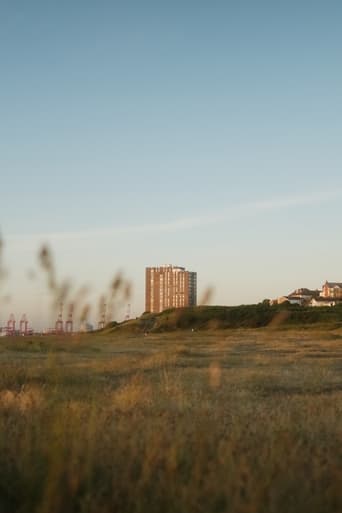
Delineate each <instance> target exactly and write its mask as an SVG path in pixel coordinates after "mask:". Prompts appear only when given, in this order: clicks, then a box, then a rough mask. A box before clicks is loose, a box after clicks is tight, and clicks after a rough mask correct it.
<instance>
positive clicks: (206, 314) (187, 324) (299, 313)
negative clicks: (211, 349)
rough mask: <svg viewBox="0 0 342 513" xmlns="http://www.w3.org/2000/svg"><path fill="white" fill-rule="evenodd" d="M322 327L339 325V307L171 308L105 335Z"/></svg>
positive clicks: (118, 326) (113, 328)
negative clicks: (116, 333) (323, 325)
mask: <svg viewBox="0 0 342 513" xmlns="http://www.w3.org/2000/svg"><path fill="white" fill-rule="evenodd" d="M312 324H313V325H317V324H325V325H329V326H330V328H338V327H341V326H342V306H341V305H337V306H334V307H323V308H312V307H303V306H297V305H286V304H284V305H274V306H270V305H269V304H268V303H267V302H264V303H260V304H257V305H241V306H197V307H187V308H172V309H169V310H165V311H164V312H162V313H159V314H151V313H148V312H146V313H145V314H143V315H142V316H141V317H139V318H138V319H135V320H131V321H128V322H125V323H122V324H117V323H113V324H111V325H109V326H108V328H107V330H106V332H107V333H108V332H112V331H124V332H136V333H139V332H140V333H142V332H150V333H160V332H164V331H174V330H179V329H194V330H208V329H229V328H261V327H266V326H273V327H279V326H283V327H294V326H298V327H303V326H308V325H312Z"/></svg>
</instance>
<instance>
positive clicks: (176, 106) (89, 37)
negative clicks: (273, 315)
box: [0, 0, 342, 323]
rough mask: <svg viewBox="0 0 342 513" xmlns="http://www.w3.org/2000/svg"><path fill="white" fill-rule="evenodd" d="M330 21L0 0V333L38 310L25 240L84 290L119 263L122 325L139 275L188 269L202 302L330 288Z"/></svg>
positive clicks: (340, 193)
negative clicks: (2, 276) (3, 274)
mask: <svg viewBox="0 0 342 513" xmlns="http://www.w3.org/2000/svg"><path fill="white" fill-rule="evenodd" d="M341 15H342V5H341V4H340V3H339V2H337V1H325V2H323V1H315V0H312V1H297V2H292V1H288V2H270V1H260V2H252V1H241V2H237V1H226V2H223V1H216V2H215V1H214V2H202V1H196V2H195V1H183V2H179V1H174V2H149V1H146V2H139V3H138V2H133V1H132V2H115V1H111V2H110V1H100V2H94V1H92V2H90V1H87V0H83V1H78V0H74V1H69V2H66V1H61V2H52V1H44V2H43V1H35V0H32V1H31V2H23V1H22V2H20V1H18V2H13V1H4V0H2V1H1V2H0V63H1V68H0V73H1V84H0V176H1V201H0V229H1V232H2V235H3V237H4V239H5V242H6V246H5V253H4V260H5V264H6V267H7V268H8V270H9V277H8V280H7V282H6V283H5V284H3V285H2V288H1V290H0V292H1V294H2V295H4V294H7V293H8V292H9V293H10V294H11V302H10V303H9V304H3V305H2V307H1V310H2V311H1V312H0V323H1V322H2V321H4V320H5V319H6V317H7V315H8V314H9V313H10V312H11V311H13V312H15V313H16V314H17V316H19V315H21V313H22V312H23V311H25V312H26V313H28V315H30V318H31V319H32V320H33V322H36V323H37V322H38V318H39V317H41V316H42V315H44V314H42V311H43V310H44V305H45V303H46V302H47V300H45V294H46V292H43V288H42V287H43V285H42V283H38V282H32V281H29V280H28V279H27V271H28V269H33V268H35V267H37V264H36V261H37V258H36V254H37V250H38V247H39V245H40V244H42V243H43V242H47V243H49V245H50V247H51V248H52V250H53V252H54V254H55V258H56V262H57V267H58V273H59V277H60V279H62V278H66V277H72V279H73V281H74V282H75V286H76V284H82V283H89V284H90V285H91V287H92V291H93V292H92V294H93V298H95V297H97V295H98V294H99V293H100V291H101V290H102V289H103V287H105V286H106V284H107V283H108V282H109V280H110V279H111V277H112V276H113V274H115V272H116V271H117V270H118V269H119V268H120V269H123V270H124V272H125V273H126V275H127V277H128V278H130V279H131V280H132V282H133V290H134V295H133V297H132V300H131V302H132V313H133V315H138V314H140V313H141V312H142V311H143V309H144V268H145V266H148V265H158V264H163V263H174V264H178V265H185V266H186V267H188V268H189V269H190V270H195V271H197V272H198V282H199V289H200V290H199V292H200V293H201V291H203V290H204V289H205V288H206V287H207V286H212V287H213V288H214V295H213V298H212V302H213V303H217V304H239V303H248V302H257V301H259V300H262V299H263V298H265V297H275V296H277V295H281V294H284V293H287V292H289V291H290V290H291V289H293V288H295V287H300V286H308V287H313V288H316V287H319V286H321V284H322V281H324V280H325V279H330V280H336V281H342V270H341V264H340V261H341V258H340V257H341V254H342V242H341V240H340V237H339V235H338V234H339V228H340V227H339V221H340V219H341V210H342V208H341V200H342V173H341V164H342V157H341V135H342V130H341V129H342V101H341V100H342V71H341V65H340V61H341V55H342V34H341V30H340V26H341ZM38 281H39V280H38ZM94 301H95V299H94ZM94 315H95V314H94ZM120 315H121V314H120ZM40 322H41V321H40Z"/></svg>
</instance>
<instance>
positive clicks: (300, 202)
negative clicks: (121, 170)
mask: <svg viewBox="0 0 342 513" xmlns="http://www.w3.org/2000/svg"><path fill="white" fill-rule="evenodd" d="M341 197H342V190H341V189H336V190H334V191H322V192H319V193H318V192H314V193H306V194H300V195H295V196H283V197H276V198H271V199H266V200H262V201H252V202H244V203H236V204H233V205H229V206H228V207H223V208H221V209H219V210H216V211H211V212H207V213H205V214H201V215H197V216H191V217H184V218H180V219H175V220H172V221H165V222H160V223H146V224H137V225H121V226H120V225H119V226H113V227H108V228H104V229H103V228H99V229H95V230H80V231H68V232H51V233H38V234H25V235H19V234H13V235H8V236H7V237H6V238H7V239H8V240H9V241H23V240H35V241H37V240H40V241H46V240H48V241H56V242H57V241H61V240H63V241H64V240H65V241H67V240H73V241H75V240H87V239H94V238H102V237H110V236H115V235H120V234H123V235H125V234H127V235H129V234H143V233H165V232H177V231H184V230H191V229H193V228H201V227H207V226H212V225H215V224H218V223H221V222H224V221H229V220H236V219H238V218H244V217H250V216H254V215H257V214H259V213H263V212H274V211H279V210H286V209H290V208H299V207H305V206H318V205H320V204H324V203H328V202H329V201H333V200H334V199H338V198H341Z"/></svg>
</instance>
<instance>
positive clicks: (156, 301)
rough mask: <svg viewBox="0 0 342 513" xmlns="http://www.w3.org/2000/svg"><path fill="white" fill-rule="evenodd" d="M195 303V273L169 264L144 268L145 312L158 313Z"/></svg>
mask: <svg viewBox="0 0 342 513" xmlns="http://www.w3.org/2000/svg"><path fill="white" fill-rule="evenodd" d="M196 303H197V273H195V272H192V271H187V270H186V269H185V267H179V266H173V265H170V264H169V265H162V266H160V267H147V268H146V281H145V311H147V312H152V313H159V312H162V311H163V310H166V309H167V308H180V307H183V306H195V305H196Z"/></svg>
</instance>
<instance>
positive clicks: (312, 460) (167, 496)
mask: <svg viewBox="0 0 342 513" xmlns="http://www.w3.org/2000/svg"><path fill="white" fill-rule="evenodd" d="M341 340H342V330H341V329H340V330H337V331H331V330H330V331H329V332H324V331H322V330H317V331H315V330H313V329H309V330H297V331H296V330H285V331H278V330H269V329H258V330H249V329H243V330H226V331H217V330H213V331H206V332H204V331H197V332H191V331H188V332H185V331H183V332H172V333H171V332H170V333H163V334H149V335H148V336H147V337H145V336H143V335H142V334H132V333H130V334H126V335H123V334H121V335H119V336H115V337H113V336H112V335H108V336H105V335H103V334H102V335H101V336H100V335H95V336H94V335H93V336H88V335H83V336H81V337H77V336H74V337H68V338H64V339H63V338H61V337H32V338H31V337H30V338H27V339H26V338H23V337H17V338H16V337H12V338H8V339H6V338H5V339H1V340H0V365H1V373H0V512H1V513H113V512H114V511H115V512H120V513H145V512H146V513H160V512H163V513H195V512H196V513H299V512H300V513H338V512H340V511H342V491H341V484H340V483H341V478H342V470H341V468H342V467H341V461H342V452H341V432H342V380H341V369H342V367H341V365H342V349H341V348H342V346H341Z"/></svg>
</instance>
